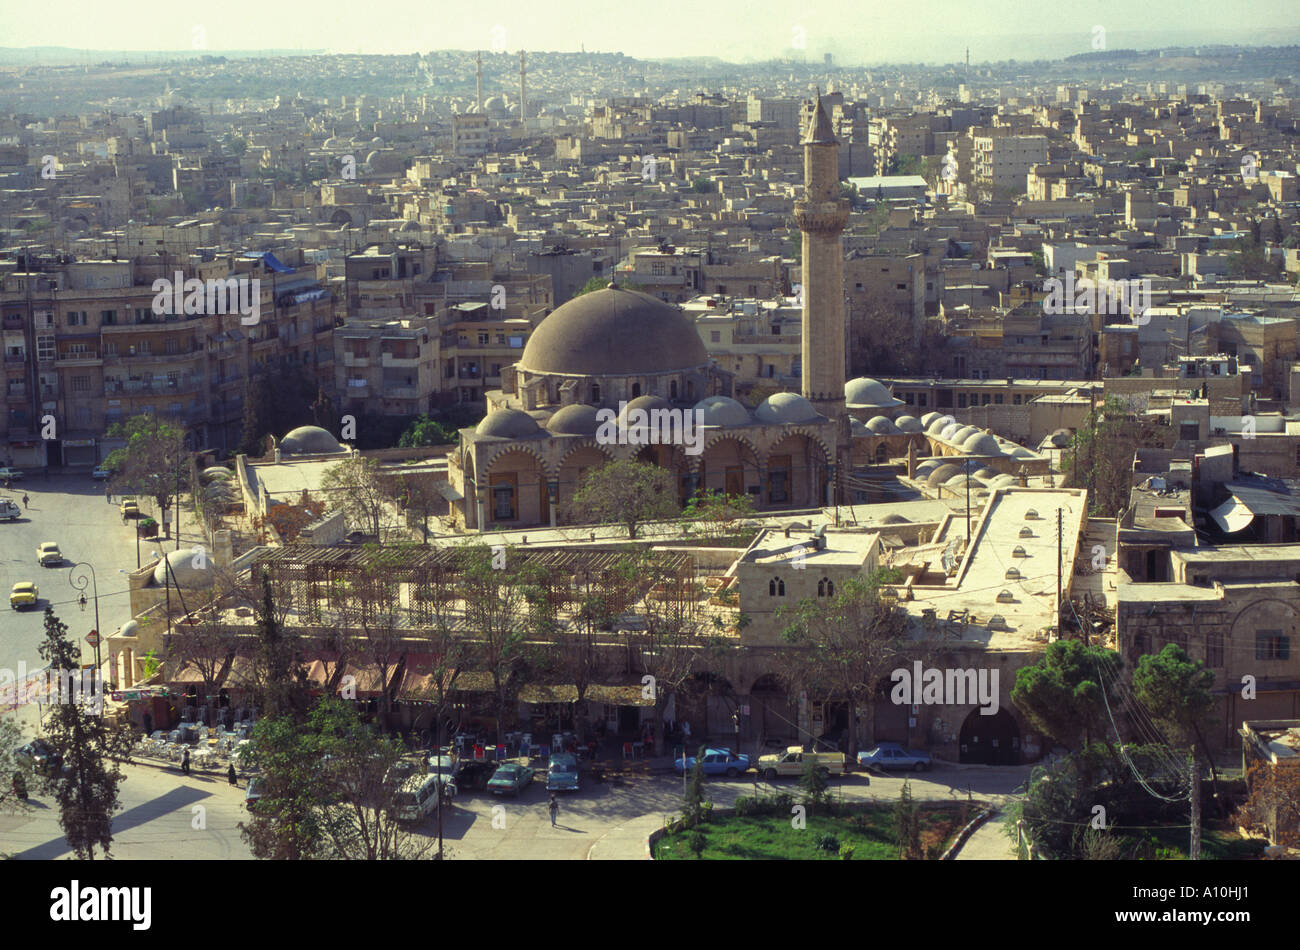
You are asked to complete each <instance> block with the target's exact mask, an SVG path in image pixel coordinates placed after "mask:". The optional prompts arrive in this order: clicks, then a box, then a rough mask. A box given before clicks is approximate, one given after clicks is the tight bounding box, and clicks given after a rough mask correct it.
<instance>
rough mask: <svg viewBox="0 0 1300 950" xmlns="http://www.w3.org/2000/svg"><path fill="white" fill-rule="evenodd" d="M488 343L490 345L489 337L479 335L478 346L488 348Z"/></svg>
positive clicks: (484, 334)
mask: <svg viewBox="0 0 1300 950" xmlns="http://www.w3.org/2000/svg"><path fill="white" fill-rule="evenodd" d="M487 343H488V335H487V334H486V333H480V334H479V335H478V345H479V346H487Z"/></svg>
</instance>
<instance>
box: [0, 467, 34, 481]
mask: <svg viewBox="0 0 1300 950" xmlns="http://www.w3.org/2000/svg"><path fill="white" fill-rule="evenodd" d="M26 477H27V476H26V475H24V474H23V473H22V472H21V471H19V470H18V469H16V468H0V482H3V481H4V480H5V479H6V478H8V479H12V480H13V481H18V479H20V478H26Z"/></svg>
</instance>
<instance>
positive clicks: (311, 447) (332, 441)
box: [280, 426, 346, 455]
mask: <svg viewBox="0 0 1300 950" xmlns="http://www.w3.org/2000/svg"><path fill="white" fill-rule="evenodd" d="M344 451H346V450H345V449H344V448H343V446H341V445H339V440H338V439H336V438H334V436H332V435H330V434H329V433H328V432H326V431H325V430H324V429H322V428H321V427H320V426H299V427H298V428H296V429H294V430H293V431H292V432H290V433H289V434H288V435H286V436H285V437H284V438H283V439H281V440H280V452H281V454H283V455H330V454H333V453H336V452H344Z"/></svg>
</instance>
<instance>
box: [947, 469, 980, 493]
mask: <svg viewBox="0 0 1300 950" xmlns="http://www.w3.org/2000/svg"><path fill="white" fill-rule="evenodd" d="M967 485H971V487H972V488H974V487H978V485H979V483H978V482H975V483H972V482H971V479H970V476H968V475H962V474H960V473H958V474H956V475H954V476H953V477H952V478H950V479H948V480H947V481H946V482H944V483H943V487H944V488H952V489H955V490H957V491H962V490H963V489H965V487H966V486H967Z"/></svg>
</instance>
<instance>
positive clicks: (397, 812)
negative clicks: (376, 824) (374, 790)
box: [393, 773, 438, 821]
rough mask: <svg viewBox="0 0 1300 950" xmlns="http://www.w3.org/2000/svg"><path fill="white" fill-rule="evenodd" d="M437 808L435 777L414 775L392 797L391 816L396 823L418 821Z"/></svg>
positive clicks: (436, 783) (436, 777)
mask: <svg viewBox="0 0 1300 950" xmlns="http://www.w3.org/2000/svg"><path fill="white" fill-rule="evenodd" d="M437 807H438V776H437V775H429V774H427V773H426V774H424V775H414V776H412V777H411V778H409V779H407V780H406V782H405V783H403V785H402V787H401V788H400V789H399V790H398V792H397V794H396V795H394V796H393V814H394V816H395V817H396V818H397V820H398V821H419V820H420V819H421V818H423V817H424V816H425V815H427V814H429V813H430V812H431V811H433V810H434V809H436V808H437Z"/></svg>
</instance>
